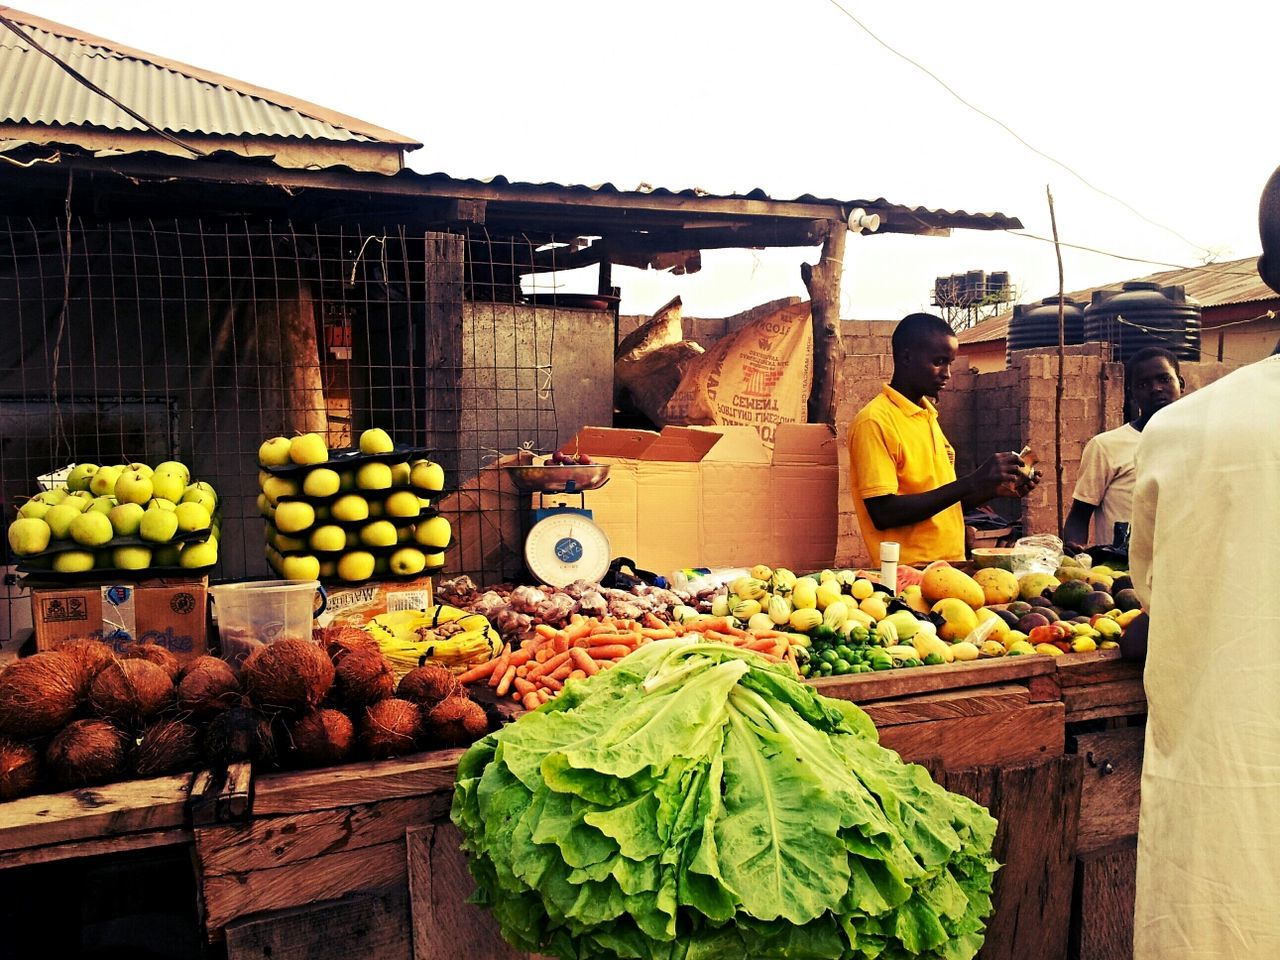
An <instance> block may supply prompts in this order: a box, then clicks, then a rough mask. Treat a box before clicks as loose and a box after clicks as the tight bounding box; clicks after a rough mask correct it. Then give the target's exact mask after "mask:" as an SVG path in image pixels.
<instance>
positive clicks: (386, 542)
mask: <svg viewBox="0 0 1280 960" xmlns="http://www.w3.org/2000/svg"><path fill="white" fill-rule="evenodd" d="M360 542H361V543H363V544H364V545H365V546H366V547H390V546H393V545H394V544H395V542H396V528H395V525H394V524H393V523H392V522H391V521H390V520H375V521H373V522H372V523H367V524H365V525H364V526H363V527H361V528H360Z"/></svg>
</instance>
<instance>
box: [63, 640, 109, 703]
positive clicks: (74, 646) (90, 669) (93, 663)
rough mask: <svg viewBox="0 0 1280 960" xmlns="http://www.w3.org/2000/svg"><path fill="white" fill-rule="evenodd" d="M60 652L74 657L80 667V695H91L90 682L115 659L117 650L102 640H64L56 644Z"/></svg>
mask: <svg viewBox="0 0 1280 960" xmlns="http://www.w3.org/2000/svg"><path fill="white" fill-rule="evenodd" d="M53 649H55V650H57V651H58V652H59V653H65V654H67V655H68V656H71V657H74V658H75V660H76V662H77V663H78V664H79V667H80V674H81V677H80V695H81V696H82V697H87V696H88V695H89V684H91V683H92V682H93V678H94V677H96V676H97V675H98V671H99V670H101V669H102V668H103V667H105V666H106V665H107V664H108V663H110V662H111V661H112V660H114V659H115V651H114V650H113V649H112V648H111V646H110V645H109V644H106V643H103V642H102V641H101V640H63V641H62V642H61V643H59V644H56V645H55V646H54V648H53Z"/></svg>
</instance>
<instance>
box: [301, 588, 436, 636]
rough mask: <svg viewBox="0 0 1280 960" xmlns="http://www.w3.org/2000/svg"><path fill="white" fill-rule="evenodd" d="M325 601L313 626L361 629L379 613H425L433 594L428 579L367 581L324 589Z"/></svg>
mask: <svg viewBox="0 0 1280 960" xmlns="http://www.w3.org/2000/svg"><path fill="white" fill-rule="evenodd" d="M325 591H326V593H327V594H328V599H327V601H326V602H325V608H324V612H323V613H321V614H320V616H318V617H317V618H316V626H319V627H328V626H332V625H333V624H348V625H349V626H353V627H362V626H364V625H365V624H366V623H368V622H369V621H370V620H372V619H373V618H374V617H376V616H377V615H378V614H380V613H394V612H396V611H398V610H425V609H426V608H427V607H429V606H431V604H432V597H433V595H434V591H433V589H432V583H431V578H430V577H419V578H418V579H416V580H383V581H370V582H369V583H362V584H359V585H356V586H349V587H348V586H341V587H338V586H335V587H325Z"/></svg>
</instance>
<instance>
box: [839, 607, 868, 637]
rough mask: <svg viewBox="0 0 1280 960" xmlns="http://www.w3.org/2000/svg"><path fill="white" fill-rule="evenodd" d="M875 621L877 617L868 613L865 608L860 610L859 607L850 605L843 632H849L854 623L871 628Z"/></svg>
mask: <svg viewBox="0 0 1280 960" xmlns="http://www.w3.org/2000/svg"><path fill="white" fill-rule="evenodd" d="M875 622H876V619H875V617H873V616H871V614H869V613H867V612H866V611H865V610H859V609H858V608H857V607H850V608H849V616H848V618H847V619H846V620H845V622H844V629H843V630H842V631H841V632H843V633H848V632H849V630H850V629H852V627H853V626H854V624H858V625H859V626H863V627H866V628H867V629H868V630H870V629H871V627H872V626H873V625H874V624H875Z"/></svg>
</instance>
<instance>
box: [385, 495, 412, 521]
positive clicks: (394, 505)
mask: <svg viewBox="0 0 1280 960" xmlns="http://www.w3.org/2000/svg"><path fill="white" fill-rule="evenodd" d="M382 506H383V510H384V512H385V513H386V515H387V516H388V517H416V516H417V515H418V514H419V513H420V512H421V510H422V507H421V504H419V503H418V495H417V494H416V493H414V492H413V491H412V490H396V491H395V492H394V493H392V494H390V495H389V496H388V497H387V499H386V500H385V501H384V502H383V505H382Z"/></svg>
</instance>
